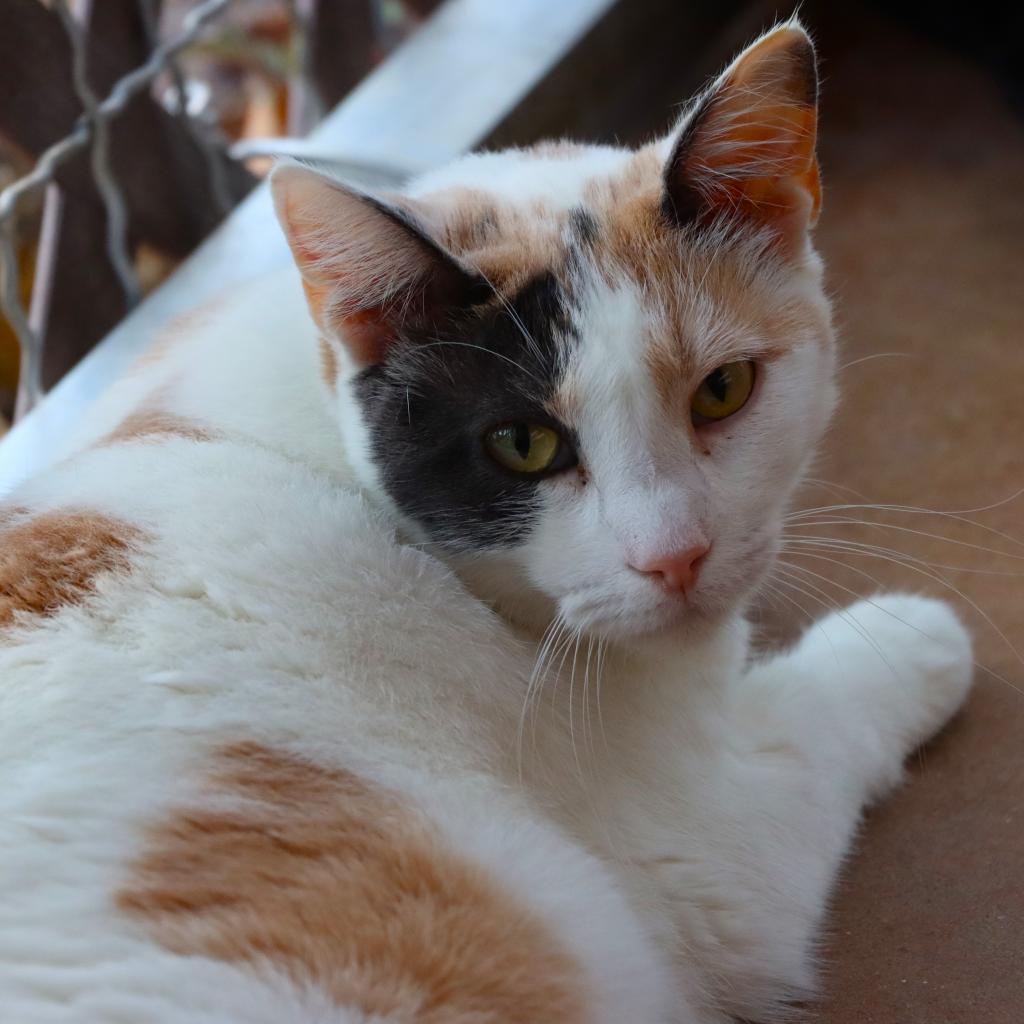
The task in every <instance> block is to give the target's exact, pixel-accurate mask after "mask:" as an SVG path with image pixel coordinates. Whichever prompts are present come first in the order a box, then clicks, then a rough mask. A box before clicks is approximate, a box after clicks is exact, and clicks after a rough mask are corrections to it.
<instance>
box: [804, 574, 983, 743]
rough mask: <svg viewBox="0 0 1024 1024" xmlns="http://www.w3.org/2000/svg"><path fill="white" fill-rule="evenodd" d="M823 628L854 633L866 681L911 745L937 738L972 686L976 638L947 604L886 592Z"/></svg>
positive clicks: (861, 602) (860, 604) (838, 616)
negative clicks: (935, 735) (971, 635)
mask: <svg viewBox="0 0 1024 1024" xmlns="http://www.w3.org/2000/svg"><path fill="white" fill-rule="evenodd" d="M829 620H834V621H832V622H829ZM823 625H826V630H827V631H828V632H829V633H833V634H834V633H835V632H836V631H841V632H843V633H845V634H846V636H847V638H848V639H847V645H846V646H847V650H848V651H849V650H850V649H851V648H850V646H849V644H850V643H851V642H853V644H854V646H855V647H856V648H858V649H859V655H858V661H860V671H861V672H863V673H865V679H864V683H865V684H866V685H867V686H868V688H869V689H871V690H872V691H874V692H875V694H876V696H877V699H878V701H879V704H880V710H881V711H882V712H883V713H884V714H885V715H891V716H893V717H892V719H891V720H890V722H889V724H890V725H891V726H893V727H896V728H899V729H900V731H903V732H905V735H906V739H907V742H908V743H909V744H911V745H916V744H919V743H923V742H924V741H925V740H926V739H928V738H929V737H930V736H932V735H933V734H934V733H935V732H937V731H938V730H939V729H940V728H941V727H942V726H943V725H944V724H945V723H946V722H947V721H948V720H949V719H950V718H951V717H952V716H953V714H954V713H955V712H956V711H957V709H958V708H959V707H960V706H961V704H963V702H964V699H965V698H966V696H967V693H968V691H969V690H970V688H971V680H972V676H973V665H974V656H973V653H972V648H971V638H970V635H969V634H968V632H967V630H966V629H965V628H964V626H963V624H962V623H961V622H960V619H959V618H958V617H957V615H956V613H955V612H954V611H953V609H952V608H951V607H950V605H949V604H947V603H946V602H945V601H939V600H936V599H935V598H930V597H921V596H918V595H915V594H879V595H877V596H875V597H872V598H868V599H866V600H863V601H858V602H857V603H856V604H853V605H851V606H850V607H849V608H846V609H845V610H844V611H843V612H841V613H837V614H835V615H830V616H829V617H828V619H826V620H825V622H824V623H823ZM851 631H852V632H853V633H855V634H857V637H856V641H853V637H851V636H850V634H851Z"/></svg>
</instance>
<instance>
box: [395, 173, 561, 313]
mask: <svg viewBox="0 0 1024 1024" xmlns="http://www.w3.org/2000/svg"><path fill="white" fill-rule="evenodd" d="M412 208H413V210H414V212H415V213H417V215H419V216H420V217H421V218H422V219H423V220H424V221H425V222H427V223H428V224H430V226H431V227H432V228H433V229H434V230H436V231H437V236H438V239H439V241H440V242H441V244H442V245H443V246H444V247H445V248H446V249H448V251H449V252H452V253H454V254H455V255H456V256H458V257H460V258H461V259H463V260H465V261H466V263H468V264H469V265H470V266H472V267H475V268H476V269H477V270H479V271H480V272H481V273H482V274H483V275H484V276H485V277H486V278H487V280H488V281H490V283H491V284H492V285H494V287H495V288H497V289H498V290H499V291H500V292H502V293H503V294H505V295H506V296H509V295H512V294H513V293H515V292H516V291H517V290H518V289H519V288H520V287H521V286H522V285H524V284H526V283H527V281H529V280H530V279H531V278H533V277H536V276H537V275H538V274H540V273H543V272H544V271H546V270H549V269H551V268H552V267H553V266H557V265H558V264H559V263H560V262H561V260H562V258H563V257H564V248H563V246H562V241H561V235H562V227H563V225H564V223H565V214H564V213H563V212H561V211H559V212H558V213H557V214H556V213H554V212H553V211H552V210H550V209H549V208H548V207H547V206H545V205H544V204H543V203H535V204H533V205H531V206H526V207H516V206H514V205H512V204H511V203H504V202H502V201H501V200H500V198H498V197H495V196H492V195H489V194H488V193H486V192H483V191H481V190H479V189H471V188H449V189H444V190H443V191H441V192H435V193H433V194H432V195H430V196H427V197H425V198H424V200H422V201H421V203H417V204H413V207H412Z"/></svg>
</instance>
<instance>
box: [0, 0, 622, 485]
mask: <svg viewBox="0 0 1024 1024" xmlns="http://www.w3.org/2000/svg"><path fill="white" fill-rule="evenodd" d="M615 2H616V0H514V2H509V0H448V2H447V3H446V4H444V5H443V6H442V7H441V8H440V9H439V10H438V11H437V13H436V14H435V15H434V16H433V17H432V18H431V19H430V20H429V21H428V22H427V23H426V24H425V25H424V26H423V27H422V28H421V29H420V30H419V32H417V33H416V35H414V36H413V37H412V39H410V40H409V42H407V43H406V44H405V45H404V46H402V47H401V48H400V49H399V50H397V51H396V52H395V53H394V54H393V55H392V56H391V57H389V58H388V60H387V61H385V62H384V63H383V64H381V65H380V66H379V67H378V68H376V69H375V70H374V71H373V72H372V73H371V74H370V75H369V76H368V77H367V78H366V79H365V80H364V81H363V82H362V83H361V84H360V85H359V86H358V88H356V89H355V91H354V92H352V93H351V95H349V96H348V97H347V98H346V99H345V100H344V101H343V102H342V103H341V104H340V105H339V106H338V107H337V108H336V109H335V110H334V111H333V112H332V113H331V114H330V115H329V116H328V117H327V118H326V119H325V120H324V122H323V123H322V124H321V125H319V126H318V128H317V129H316V131H315V132H313V133H312V135H311V136H310V141H311V143H312V144H313V145H315V147H316V149H317V150H318V151H319V152H321V153H323V154H325V155H331V154H337V155H338V157H339V158H340V159H344V160H346V161H349V160H351V161H355V162H365V163H366V164H369V165H380V166H383V167H388V168H396V169H402V170H404V171H405V172H406V173H408V174H416V173H419V172H420V171H423V170H427V169H429V168H432V167H436V166H438V165H440V164H443V163H446V162H447V161H449V160H451V159H452V158H453V157H455V156H457V155H459V154H460V153H463V152H465V151H466V150H469V149H472V148H473V147H474V146H476V145H477V144H479V143H480V141H481V140H482V139H484V138H486V136H487V135H488V133H489V131H490V130H491V129H492V128H493V127H494V126H495V125H497V124H498V123H499V122H500V121H501V120H502V119H504V118H505V117H506V116H507V115H508V114H509V113H510V112H511V111H512V110H514V109H515V108H516V106H517V105H518V104H519V102H520V101H521V100H522V99H523V98H524V97H525V96H526V94H527V93H528V92H529V91H530V89H531V88H533V86H534V85H536V84H537V83H538V82H539V81H540V80H541V79H542V78H543V77H544V76H545V75H547V74H548V73H549V72H550V71H551V70H552V69H553V68H554V67H555V66H556V65H557V64H558V63H559V61H560V60H562V58H563V57H565V55H566V54H567V53H568V52H569V51H570V50H571V49H572V47H573V46H574V45H575V44H576V43H577V42H579V41H580V39H581V38H582V37H583V36H584V34H585V33H586V32H587V31H588V30H589V29H590V28H591V27H592V26H593V25H594V24H595V23H596V22H597V20H598V19H599V18H600V17H601V16H602V15H604V14H605V13H606V12H607V11H608V10H609V9H610V8H611V7H613V6H614V4H615ZM288 260H289V254H288V250H287V247H286V246H285V242H284V238H283V236H282V235H281V232H280V229H279V228H278V226H277V223H276V221H275V220H274V214H273V209H272V207H271V202H270V194H269V192H268V190H267V187H266V186H265V185H261V186H259V187H258V188H257V189H256V190H255V191H254V192H253V193H252V194H251V195H250V196H249V197H248V198H247V199H245V200H244V202H242V204H241V205H240V206H239V207H238V208H237V209H236V210H235V211H234V212H233V213H232V214H231V215H230V216H229V217H228V218H227V219H226V220H225V222H224V223H223V224H222V225H221V226H220V227H219V228H218V229H217V230H216V231H215V232H214V233H213V234H212V235H211V236H210V237H209V238H208V239H207V240H206V241H205V242H204V243H203V244H202V245H201V246H200V247H199V248H198V249H197V250H196V251H195V253H193V254H192V256H190V257H189V259H188V260H186V261H185V263H183V264H182V266H181V267H180V268H179V269H178V270H177V271H176V272H175V273H174V275H173V276H172V277H171V278H170V279H169V280H168V281H167V282H165V283H164V284H163V285H162V286H161V287H160V288H158V289H157V290H156V291H155V292H153V294H152V295H150V296H149V297H148V298H147V299H146V300H145V301H144V302H143V303H142V304H141V305H140V306H139V307H138V308H137V309H135V310H134V311H133V312H132V313H131V314H130V315H129V316H127V317H126V318H125V319H124V320H123V321H122V322H121V323H120V324H119V325H118V326H117V327H116V328H114V330H113V331H111V333H110V334H109V335H108V336H107V337H106V338H105V339H104V340H103V341H102V342H101V343H100V344H99V345H98V346H97V347H96V348H95V349H93V351H92V352H90V353H89V355H88V356H86V357H85V358H84V359H83V360H82V361H81V362H80V363H79V364H78V366H76V367H75V368H74V369H73V370H72V371H71V372H70V373H69V374H68V375H67V376H66V377H64V379H63V380H62V381H61V382H60V383H59V384H58V385H57V386H56V387H55V388H54V389H53V390H52V391H51V392H50V394H49V395H47V397H46V398H45V399H44V400H43V401H42V402H41V403H40V404H39V406H38V407H37V408H36V409H34V410H33V411H32V412H31V413H30V414H29V415H28V416H26V417H25V418H24V419H23V420H22V421H21V422H19V423H18V424H17V425H16V426H15V427H14V429H13V430H11V432H10V433H9V434H8V435H7V436H6V437H5V438H4V439H3V441H0V495H2V494H4V493H6V492H7V491H9V490H11V489H12V488H13V487H14V486H16V485H17V484H18V483H19V482H20V481H22V480H24V479H25V478H27V477H29V476H31V475H33V474H35V473H38V472H39V471H41V470H43V469H45V468H46V467H47V466H48V465H50V464H51V463H52V461H53V460H54V458H55V457H57V455H58V454H59V452H60V451H61V450H63V449H64V448H65V447H66V445H67V441H68V438H69V436H71V434H72V433H73V431H74V429H75V424H76V423H77V422H78V420H79V419H80V418H81V416H82V413H83V412H84V410H85V409H86V408H87V407H88V406H89V405H90V404H91V403H92V402H93V401H95V400H96V398H97V397H98V396H99V395H100V394H101V393H102V392H103V391H104V390H105V389H106V388H107V386H108V385H109V384H110V383H111V382H112V381H113V380H115V379H116V378H117V377H118V376H119V375H120V374H121V373H122V372H123V371H124V370H125V368H126V367H127V366H128V365H130V364H131V362H132V361H133V360H134V359H135V358H136V357H137V356H138V355H139V354H140V353H141V352H142V351H143V350H144V349H145V347H146V345H147V344H148V343H149V341H150V339H152V338H153V336H154V334H155V333H156V332H157V331H159V330H160V328H161V327H162V326H163V325H164V324H166V323H167V321H168V320H169V319H170V318H171V317H173V316H175V315H177V314H179V313H182V312H184V311H186V310H188V309H191V308H193V307H195V306H196V305H198V304H199V303H201V302H203V301H204V300H205V299H207V298H209V297H210V296H212V295H214V294H216V293H217V292H219V291H220V290H222V289H223V288H225V287H227V286H229V285H232V284H235V283H238V282H241V281H244V280H248V279H249V278H252V277H256V276H258V275H260V274H262V273H266V272H267V271H270V270H273V269H275V268H277V267H279V266H281V265H282V264H286V263H287V262H288Z"/></svg>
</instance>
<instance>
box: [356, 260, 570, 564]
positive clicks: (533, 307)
mask: <svg viewBox="0 0 1024 1024" xmlns="http://www.w3.org/2000/svg"><path fill="white" fill-rule="evenodd" d="M509 306H510V307H511V312H510V310H509V309H507V308H505V307H504V306H502V305H498V304H496V303H490V304H488V305H487V306H486V307H483V308H478V309H477V310H475V311H471V312H470V313H469V314H466V315H463V316H461V317H459V318H458V319H456V320H453V321H452V322H450V323H448V324H447V325H443V326H441V327H439V328H436V329H434V330H431V331H429V332H428V331H422V330H420V331H416V332H415V333H408V334H405V335H403V336H401V337H400V338H399V339H398V340H397V341H396V342H395V343H394V344H393V346H392V347H391V349H390V350H389V353H388V356H387V358H386V359H385V361H384V362H383V363H382V364H380V365H378V366H373V367H370V368H368V369H366V370H364V371H363V372H362V373H361V374H360V376H359V377H358V378H357V380H356V394H357V396H358V400H359V401H360V403H361V405H362V408H363V413H364V416H365V419H366V422H367V425H368V428H369V432H370V438H371V445H372V456H373V459H374V461H375V463H376V465H377V466H378V468H379V470H380V473H381V477H382V480H383V484H384V487H385V488H386V490H387V491H388V493H389V494H390V495H391V498H392V499H393V500H394V501H395V503H396V504H397V505H398V507H399V508H400V509H401V510H402V511H403V512H404V513H405V514H406V515H408V516H410V517H411V518H412V519H414V520H416V521H417V522H418V523H419V524H420V525H421V526H423V527H424V528H425V529H426V531H427V532H428V534H429V535H430V536H431V537H432V538H433V539H435V540H437V541H439V542H441V543H443V544H445V545H446V546H448V547H451V548H454V549H462V550H466V549H482V548H493V547H499V546H507V545H513V544H515V543H517V542H519V541H521V540H522V539H523V538H524V537H525V536H526V534H527V533H528V532H529V530H530V528H531V526H532V525H533V523H534V521H535V518H536V512H537V507H538V506H537V487H538V485H539V481H538V480H537V479H536V478H529V477H523V476H521V475H519V474H516V473H513V472H511V471H510V470H507V469H504V468H502V467H501V466H500V465H498V464H497V463H496V462H494V460H493V459H492V458H491V457H490V456H489V455H488V454H487V452H486V451H485V449H484V445H483V438H484V435H485V434H486V432H487V431H488V430H489V429H490V428H492V427H495V426H498V425H500V424H503V423H508V422H513V421H519V420H526V421H530V422H536V423H541V424H545V425H547V426H550V427H552V428H554V429H557V430H558V431H559V432H560V433H561V434H562V436H563V437H565V438H566V440H567V442H568V443H569V444H573V443H574V439H573V438H572V437H571V435H570V434H569V432H568V431H567V430H566V428H565V426H564V425H563V424H560V423H557V422H554V421H553V420H552V418H551V414H550V413H549V412H547V411H546V410H545V407H544V403H545V401H547V400H548V399H549V398H550V397H551V396H552V394H553V393H554V390H555V388H556V385H557V382H558V377H559V373H560V366H561V363H562V359H561V352H562V347H563V345H564V342H565V340H566V339H567V336H568V333H569V330H570V327H569V323H568V318H567V316H566V311H565V307H564V300H563V296H562V292H561V289H560V287H559V285H558V282H557V281H556V279H555V277H554V275H553V274H550V273H548V274H543V275H541V276H540V277H538V278H536V279H535V280H533V281H531V282H530V283H529V284H527V285H526V286H525V287H524V288H522V289H521V290H520V292H519V293H518V294H517V295H515V296H513V297H512V298H511V300H510V301H509ZM513 313H514V314H515V315H514V316H513ZM517 320H518V323H517Z"/></svg>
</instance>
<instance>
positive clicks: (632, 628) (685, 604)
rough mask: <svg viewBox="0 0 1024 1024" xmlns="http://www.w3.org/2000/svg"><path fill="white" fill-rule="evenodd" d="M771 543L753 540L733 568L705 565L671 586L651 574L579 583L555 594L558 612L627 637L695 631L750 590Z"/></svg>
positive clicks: (573, 622) (578, 625)
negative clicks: (683, 583) (691, 580)
mask: <svg viewBox="0 0 1024 1024" xmlns="http://www.w3.org/2000/svg"><path fill="white" fill-rule="evenodd" d="M773 553H774V545H773V543H772V541H771V539H770V538H759V540H758V543H757V545H756V547H754V548H753V549H751V550H748V551H746V552H744V554H743V556H742V558H741V559H738V560H737V566H736V567H734V568H733V570H732V571H729V570H730V566H729V565H724V566H719V565H708V566H707V567H706V569H705V571H704V572H702V573H701V576H700V578H699V579H698V580H697V582H696V584H695V585H694V586H693V587H691V588H689V589H687V590H680V589H672V588H667V587H665V586H664V584H663V583H661V582H660V581H659V580H658V579H656V578H650V577H649V578H642V577H639V576H637V575H636V574H633V573H631V574H630V575H629V576H628V577H625V578H623V579H620V580H617V581H615V582H614V583H612V584H609V583H608V582H605V583H599V584H595V585H592V586H581V587H578V588H575V589H573V590H572V591H570V592H568V593H565V594H562V595H560V596H559V597H558V601H557V603H558V610H559V612H560V613H561V616H562V618H563V619H564V620H565V622H566V623H567V624H568V625H569V626H570V627H571V628H573V629H578V630H581V631H582V632H584V633H590V634H596V635H600V636H603V637H607V638H615V639H623V640H625V639H631V638H641V637H645V636H651V635H653V634H658V633H663V632H666V631H672V630H682V631H685V632H687V633H692V632H701V631H704V630H706V629H708V628H711V627H713V626H714V625H715V624H716V623H719V622H721V621H722V620H723V619H725V618H727V617H728V616H729V615H731V614H734V613H735V611H736V610H737V609H738V608H739V607H740V606H741V605H742V604H743V602H744V601H745V600H746V599H747V598H748V597H749V595H750V594H751V593H753V592H754V591H755V590H756V589H757V587H758V586H759V584H760V582H761V581H762V580H763V579H764V577H765V574H766V573H767V571H768V568H769V566H770V564H771V561H772V557H773Z"/></svg>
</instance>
